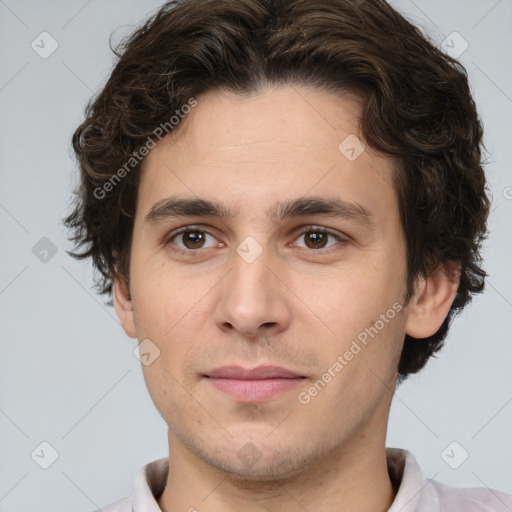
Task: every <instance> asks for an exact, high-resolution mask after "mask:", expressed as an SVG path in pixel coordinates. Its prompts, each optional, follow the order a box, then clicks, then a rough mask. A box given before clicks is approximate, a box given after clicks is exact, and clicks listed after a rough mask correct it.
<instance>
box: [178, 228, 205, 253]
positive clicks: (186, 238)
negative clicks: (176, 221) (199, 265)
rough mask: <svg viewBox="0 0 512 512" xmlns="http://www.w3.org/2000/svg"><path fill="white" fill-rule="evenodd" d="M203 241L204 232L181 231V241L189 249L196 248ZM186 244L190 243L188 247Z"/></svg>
mask: <svg viewBox="0 0 512 512" xmlns="http://www.w3.org/2000/svg"><path fill="white" fill-rule="evenodd" d="M202 242H204V234H203V233H201V232H200V231H186V232H185V233H183V243H184V244H185V246H187V247H188V248H189V249H197V247H199V246H200V245H201V244H202ZM187 244H191V247H189V246H188V245H187Z"/></svg>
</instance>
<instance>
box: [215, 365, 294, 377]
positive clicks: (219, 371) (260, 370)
mask: <svg viewBox="0 0 512 512" xmlns="http://www.w3.org/2000/svg"><path fill="white" fill-rule="evenodd" d="M206 377H214V378H224V379H243V380H260V379H279V378H280V379H293V378H298V377H303V375H299V374H298V373H295V372H293V371H291V370H287V369H286V368H281V367H280V366H258V367H256V368H252V369H248V368H242V367H241V366H221V367H219V368H215V369H213V370H211V371H209V372H208V373H207V374H206Z"/></svg>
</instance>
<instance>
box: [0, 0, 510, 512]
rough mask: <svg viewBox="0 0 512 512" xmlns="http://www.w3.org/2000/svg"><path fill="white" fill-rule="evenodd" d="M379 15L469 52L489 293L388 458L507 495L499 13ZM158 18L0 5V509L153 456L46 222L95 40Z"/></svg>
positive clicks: (141, 416)
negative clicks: (486, 207)
mask: <svg viewBox="0 0 512 512" xmlns="http://www.w3.org/2000/svg"><path fill="white" fill-rule="evenodd" d="M392 3H393V5H394V6H395V7H397V8H398V9H399V10H401V11H402V12H403V13H405V14H406V16H407V17H408V18H409V19H411V20H412V21H413V22H415V23H417V24H419V25H421V26H422V27H423V28H424V29H425V30H426V31H427V32H428V33H430V35H431V36H432V37H433V38H434V39H435V41H437V43H438V44H440V43H441V42H442V41H443V40H444V39H445V37H446V36H448V35H449V34H451V33H452V32H454V31H456V32H458V33H459V34H460V35H461V36H462V37H463V38H464V40H466V41H467V42H468V43H469V47H468V49H467V50H466V51H465V52H464V53H463V54H462V56H461V57H460V60H461V61H462V62H463V63H464V64H465V65H466V67H467V69H468V72H469V75H470V81H471V85H472V89H473V91H474V94H475V98H476V100H477V103H478V107H479V109H480V112H481V115H482V117H483V120H484V124H485V129H486V138H485V140H486V144H487V148H488V161H489V163H488V165H487V174H488V178H489V182H490V185H491V188H492V191H493V196H494V202H493V211H492V215H491V221H490V227H491V230H492V233H491V236H490V238H489V240H488V242H487V243H486V248H485V252H484V256H485V259H486V268H487V270H488V272H489V274H490V278H489V279H488V281H487V290H486V291H485V293H484V294H482V295H481V296H478V297H477V298H475V299H474V302H473V304H472V305H471V306H470V307H469V308H468V309H467V310H466V311H465V312H464V313H463V315H462V316H460V317H459V318H457V319H456V320H455V323H454V325H453V327H452V330H451V333H450V335H449V338H448V340H447V346H446V347H445V349H444V350H443V351H442V352H441V354H440V356H439V357H438V359H436V360H433V361H431V362H430V363H429V364H428V366H427V368H426V370H425V371H424V372H423V373H421V374H419V375H418V376H415V377H411V378H410V379H409V380H408V381H407V382H406V383H404V384H403V385H402V386H401V387H400V388H399V389H398V392H397V395H396V396H395V399H394V402H393V406H392V410H391V419H390V426H389V435H388V443H387V444H388V446H396V447H402V448H406V449H409V450H411V451H412V452H413V453H414V455H415V456H416V458H417V460H418V461H419V463H420V466H421V468H422V470H423V472H424V474H425V475H426V476H427V477H429V478H435V479H436V480H439V481H442V482H445V483H447V484H451V485H456V486H461V487H480V486H489V487H492V488H497V489H500V490H502V491H506V492H508V493H512V471H511V469H512V437H511V435H510V434H511V431H512V429H511V425H512V372H511V361H512V343H511V337H512V336H511V332H512V314H511V313H512V292H511V288H512V274H511V272H510V268H509V262H510V254H511V249H512V243H511V231H510V229H511V224H512V223H511V221H512V188H508V187H512V173H511V167H512V158H511V155H510V147H511V144H510V143H511V142H512V140H511V137H510V120H511V119H512V72H511V64H510V63H511V62H512V59H511V56H512V51H511V50H512V31H511V30H510V27H511V23H512V2H511V0H500V1H496V0H473V1H468V0H458V1H452V2H445V1H441V0H436V1H432V0H428V1H427V0H421V1H420V0H416V1H414V2H413V1H411V0H399V1H393V2H392ZM159 4H160V2H156V1H150V0H139V1H135V0H129V1H124V2H118V1H117V2H115V1H113V0H107V1H105V0H103V1H101V2H100V1H99V0H89V1H84V0H73V1H69V0H68V1H64V0H60V1H52V2H36V1H28V0H20V1H16V2H15V1H14V0H5V1H1V0H0V42H1V45H0V59H1V60H0V62H1V64H0V109H1V116H0V148H1V151H0V169H1V187H0V230H1V240H2V242H1V247H2V250H1V252H0V258H1V263H0V265H1V267H0V268H1V271H0V311H1V324H0V336H1V338H0V339H1V356H0V379H1V388H0V393H1V394H0V446H1V455H0V512H15V511H28V510H30V511H32V512H40V511H52V512H64V511H66V512H69V511H70V510H74V511H76V512H79V511H83V512H88V511H91V510H93V509H95V508H96V507H100V506H103V505H106V504H108V503H111V502H112V501H115V500H117V499H120V498H122V497H124V496H128V495H129V494H130V493H131V490H132V485H133V479H134V477H135V474H136V471H137V470H138V468H139V467H141V466H142V465H144V464H145V463H147V462H149V461H152V460H154V459H156V458H159V457H165V456H166V455H167V437H166V425H165V423H164V422H163V420H162V419H161V417H160V415H159V413H158V412H157V411H156V409H155V408H154V406H153V404H152V402H151V399H150V397H149V394H148V392H147V390H146V387H145V383H144V380H143V377H142V371H141V368H140V362H139V361H138V360H137V359H136V358H135V356H134V355H133V350H134V349H135V348H136V345H137V343H136V341H135V340H131V339H129V338H127V337H126V336H125V335H124V333H123V331H122V329H121V327H120V325H119V323H118V321H117V318H116V317H115V313H114V311H113V309H112V308H108V307H106V306H105V305H104V302H105V300H106V299H104V298H102V297H99V296H98V295H96V294H95V292H94V291H93V290H92V289H91V286H92V270H91V267H90V265H89V264H85V263H80V262H76V261H74V260H73V259H71V258H70V257H69V256H68V255H67V254H66V253H65V252H64V251H65V249H70V248H71V246H70V244H69V243H68V242H67V240H66V236H65V235H66V234H65V231H64V228H63V226H62V225H61V224H60V220H61V219H62V217H63V216H64V215H65V214H66V213H67V212H68V211H69V203H70V197H71V195H70V192H71V190H72V188H73V185H74V183H75V178H76V167H75V164H74V161H73V159H72V158H71V156H70V139H71V135H72V132H73V131H74V129H75V128H76V126H77V125H78V124H79V122H80V121H81V120H82V118H83V107H84V106H85V103H86V101H87V99H88V98H89V97H90V96H91V93H92V91H96V90H97V89H98V88H99V87H100V86H101V85H102V84H103V83H104V82H105V80H106V78H107V76H108V74H109V71H110V69H111V65H112V62H113V56H112V54H111V53H110V50H109V47H108V38H109V35H110V34H111V33H112V32H113V31H115V33H116V35H115V37H114V40H115V41H117V40H119V38H120V37H121V36H122V35H125V34H127V33H128V32H129V31H131V30H132V29H133V28H134V26H135V24H137V23H139V22H140V21H142V20H143V19H145V18H146V16H147V14H149V13H150V12H151V11H153V10H154V9H155V8H158V6H159ZM43 31H46V32H48V33H50V34H51V36H52V37H53V38H54V39H55V40H56V41H57V42H58V45H59V46H58V49H57V50H56V51H55V52H54V53H53V54H52V55H51V56H50V57H48V58H47V59H43V58H42V57H40V56H39V54H37V53H36V52H35V51H34V50H33V49H32V48H31V43H32V41H34V40H35V39H36V38H37V37H38V36H39V34H40V33H41V32H43ZM458 41H459V42H456V43H454V44H458V45H459V44H461V41H460V40H458ZM36 42H37V39H36ZM48 47H49V46H48V45H46V48H48ZM459 48H460V46H459ZM507 198H508V199H507ZM43 237H47V238H48V239H49V240H51V242H52V243H53V244H55V246H56V248H57V253H56V254H55V255H54V256H53V257H50V256H51V253H49V254H48V256H47V259H48V261H46V262H43V261H40V259H38V258H37V257H36V255H35V254H34V253H33V252H32V248H33V247H34V246H35V245H36V244H37V243H38V242H39V241H40V239H41V238H43ZM41 257H42V255H41ZM44 441H46V442H47V443H49V444H50V445H51V446H52V447H53V448H54V449H55V450H56V451H57V452H58V458H57V460H56V461H55V462H54V463H53V464H52V465H51V466H50V467H49V468H48V469H42V468H41V467H40V466H39V465H38V464H37V463H36V462H35V461H34V460H33V458H32V456H31V454H32V453H33V452H34V450H36V449H37V450H36V453H39V454H40V457H39V461H43V459H44V458H45V457H48V456H49V455H48V454H49V453H50V452H49V450H48V449H45V448H44V446H43V451H42V452H41V448H40V443H42V442H44ZM452 441H456V442H457V443H459V444H460V446H461V447H463V449H464V450H466V451H467V452H468V453H469V458H468V459H467V460H466V461H465V462H464V463H463V464H462V465H461V466H460V467H459V468H458V469H452V468H451V467H449V466H448V464H447V463H446V462H445V460H443V458H442V457H441V452H443V450H444V449H445V448H446V447H447V446H448V445H449V444H450V443H451V442H452ZM38 447H39V448H38ZM43 453H44V456H43V455H41V454H43ZM461 453H462V452H461V448H459V447H458V446H457V447H456V449H455V451H454V452H453V456H454V457H455V458H457V457H460V456H461ZM34 458H35V459H37V456H35V455H34ZM43 462H44V461H43Z"/></svg>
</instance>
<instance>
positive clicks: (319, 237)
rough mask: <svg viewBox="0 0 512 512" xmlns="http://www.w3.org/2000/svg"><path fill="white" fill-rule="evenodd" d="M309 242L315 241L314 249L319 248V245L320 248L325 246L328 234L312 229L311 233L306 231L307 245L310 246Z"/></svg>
mask: <svg viewBox="0 0 512 512" xmlns="http://www.w3.org/2000/svg"><path fill="white" fill-rule="evenodd" d="M309 242H312V243H313V247H312V248H313V249H318V248H319V247H320V248H322V247H325V244H326V242H327V234H326V233H319V232H317V231H310V232H309V233H306V245H307V246H308V247H309ZM319 242H320V243H319ZM322 242H323V243H322Z"/></svg>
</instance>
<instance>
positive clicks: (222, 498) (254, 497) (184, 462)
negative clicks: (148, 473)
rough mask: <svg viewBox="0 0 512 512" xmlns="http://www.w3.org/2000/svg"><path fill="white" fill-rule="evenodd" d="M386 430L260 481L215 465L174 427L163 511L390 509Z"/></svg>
mask: <svg viewBox="0 0 512 512" xmlns="http://www.w3.org/2000/svg"><path fill="white" fill-rule="evenodd" d="M382 434H383V435H378V436H376V435H373V437H372V436H368V435H367V433H364V432H362V433H360V434H359V435H357V436H355V437H356V439H353V440H352V441H350V442H348V443H344V444H343V446H340V447H337V448H336V449H334V450H330V451H329V452H328V454H326V455H324V456H322V457H320V458H318V459H316V460H314V461H306V462H305V464H304V466H305V469H304V468H303V469H302V471H300V472H299V473H298V474H293V475H289V476H288V477H286V478H282V477H280V478H279V479H274V478H271V479H269V480H266V481H264V480H258V481H255V480H247V479H246V480H241V479H240V478H237V476H236V475H232V474H229V473H226V472H224V471H220V470H218V469H216V468H214V467H212V466H211V465H209V464H207V463H206V462H204V460H202V459H200V458H197V457H196V455H194V454H193V453H192V452H191V451H189V450H188V449H187V448H186V447H185V446H184V445H183V444H182V443H181V442H180V440H179V439H178V438H177V437H176V436H175V435H174V433H173V432H172V431H171V430H169V452H170V456H169V473H168V477H167V484H166V487H165V490H164V492H163V494H162V495H161V496H160V498H159V499H158V504H159V506H160V508H161V509H162V511H163V512H172V511H176V510H189V509H190V510H192V509H194V508H195V509H196V510H198V511H201V512H202V511H205V512H206V511H207V512H221V511H222V512H231V511H233V512H234V511H238V510H246V511H248V512H256V511H258V512H261V511H265V512H292V511H293V512H296V511H297V510H298V509H303V510H315V512H334V511H336V512H338V511H340V510H343V512H356V511H357V512H385V511H387V510H388V509H389V507H390V506H391V504H392V503H393V500H394V497H395V490H394V488H393V485H392V482H391V480H390V477H389V474H388V469H387V460H386V448H385V432H383V433H382ZM369 439H370V440H369ZM363 443H364V444H363Z"/></svg>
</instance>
